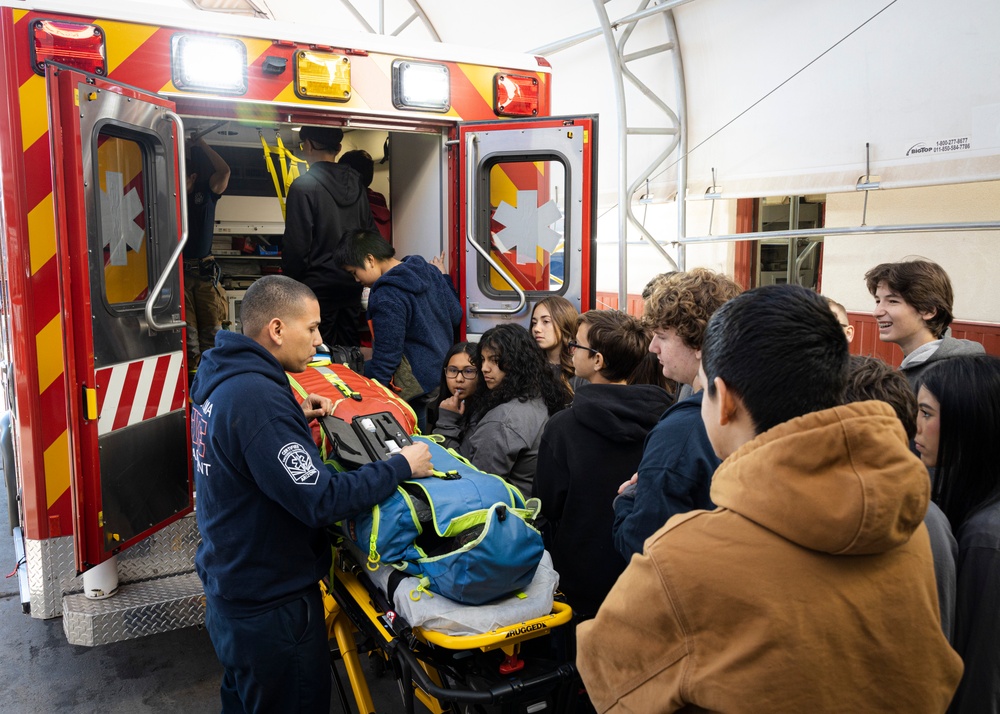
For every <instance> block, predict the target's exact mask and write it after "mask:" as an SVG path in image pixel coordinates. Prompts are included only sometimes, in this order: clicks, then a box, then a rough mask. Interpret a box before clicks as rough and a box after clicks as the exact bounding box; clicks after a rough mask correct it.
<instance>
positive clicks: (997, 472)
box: [916, 355, 1000, 714]
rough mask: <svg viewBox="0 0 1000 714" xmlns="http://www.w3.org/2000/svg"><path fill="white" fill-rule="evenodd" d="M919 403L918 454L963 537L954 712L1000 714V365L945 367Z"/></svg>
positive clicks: (960, 360)
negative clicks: (999, 445) (961, 666)
mask: <svg viewBox="0 0 1000 714" xmlns="http://www.w3.org/2000/svg"><path fill="white" fill-rule="evenodd" d="M917 402H918V404H919V411H918V413H917V438H916V445H917V451H918V452H919V453H920V458H921V459H922V460H923V462H924V463H925V464H926V465H927V466H928V468H933V469H934V479H933V483H934V492H933V493H934V500H935V501H936V502H937V503H938V505H940V506H941V509H942V510H943V511H944V512H945V515H947V516H948V519H949V520H950V521H951V526H952V528H953V529H954V531H955V535H956V537H957V538H958V591H957V600H956V605H955V637H954V643H955V649H956V650H958V653H959V654H960V655H962V659H963V660H965V674H964V675H963V677H962V683H961V685H960V686H959V688H958V693H957V694H956V695H955V701H954V703H953V704H952V706H951V709H949V711H951V712H961V713H962V714H964V713H965V712H976V713H977V714H978V713H979V712H1000V650H998V649H997V642H998V641H1000V466H998V465H997V456H996V436H997V433H998V432H1000V359H998V358H996V357H993V356H987V355H976V356H964V357H955V358H954V359H949V360H945V361H942V362H939V363H938V364H936V365H934V366H933V367H931V368H930V369H928V370H927V371H926V372H925V373H924V375H923V378H922V381H921V384H920V389H919V391H918V393H917Z"/></svg>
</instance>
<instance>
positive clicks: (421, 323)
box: [336, 230, 462, 431]
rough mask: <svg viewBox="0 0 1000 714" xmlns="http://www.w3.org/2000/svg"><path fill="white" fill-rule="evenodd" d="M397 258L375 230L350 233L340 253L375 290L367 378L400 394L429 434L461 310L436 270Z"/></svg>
mask: <svg viewBox="0 0 1000 714" xmlns="http://www.w3.org/2000/svg"><path fill="white" fill-rule="evenodd" d="M395 256H396V250H395V248H393V247H392V246H391V245H389V243H387V242H386V241H385V240H384V239H383V238H382V236H381V235H380V234H379V233H378V231H373V230H354V231H347V232H346V233H345V234H344V237H343V238H342V239H341V243H340V245H339V246H338V248H337V253H336V259H337V263H338V265H340V266H341V267H342V268H343V269H344V270H346V271H347V272H348V273H350V274H351V275H352V276H353V277H354V279H355V280H357V281H358V282H359V283H361V284H362V285H364V286H365V287H368V288H371V293H370V294H369V296H368V319H369V320H370V322H371V326H372V358H371V359H370V360H368V361H367V362H366V363H365V376H367V377H371V378H373V379H377V380H378V381H380V382H381V383H382V384H384V385H389V384H390V383H392V384H393V386H395V387H396V388H397V390H401V395H402V396H403V398H404V399H406V401H407V402H408V403H409V405H410V406H411V407H412V408H413V411H414V412H415V413H416V415H417V426H418V428H419V429H420V430H421V431H427V404H428V403H429V402H431V401H432V400H433V399H434V397H435V396H436V389H437V384H438V376H439V371H438V370H440V369H441V363H442V361H443V360H444V356H445V354H446V353H447V352H448V348H449V347H450V346H451V345H452V343H453V342H454V341H455V330H456V329H457V328H458V325H459V323H460V322H461V321H462V306H461V305H460V304H459V302H458V297H457V296H456V295H455V290H454V288H453V287H452V285H451V282H450V280H449V279H448V277H447V276H446V275H444V274H443V273H442V272H441V271H440V270H438V269H437V268H436V267H434V266H433V265H431V264H430V263H428V262H427V261H426V260H424V259H423V258H422V257H420V256H419V255H408V256H406V257H405V258H403V259H402V260H398V259H397V258H396V257H395ZM406 380H409V382H410V383H409V384H407V383H406ZM414 381H415V384H414V383H413V382H414Z"/></svg>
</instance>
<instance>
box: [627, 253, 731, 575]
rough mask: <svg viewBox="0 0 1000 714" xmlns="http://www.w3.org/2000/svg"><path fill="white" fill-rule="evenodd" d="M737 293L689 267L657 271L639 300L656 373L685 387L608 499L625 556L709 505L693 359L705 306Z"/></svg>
mask: <svg viewBox="0 0 1000 714" xmlns="http://www.w3.org/2000/svg"><path fill="white" fill-rule="evenodd" d="M740 292H742V288H740V286H739V285H737V284H736V283H735V282H733V281H732V280H731V279H729V278H728V277H726V276H725V275H721V274H719V273H715V272H713V271H711V270H707V269H705V268H694V269H693V270H690V271H688V272H682V273H671V274H669V275H666V276H662V277H660V278H658V279H657V280H656V282H655V283H654V284H653V290H652V293H651V295H650V297H649V299H648V300H646V303H645V321H646V323H647V324H648V325H649V326H650V327H651V328H652V339H651V340H650V343H649V351H650V352H652V353H653V354H655V355H656V356H657V358H658V359H659V361H660V367H661V369H662V370H663V375H664V376H665V377H667V378H668V379H673V380H675V381H676V382H677V383H678V384H680V385H688V387H689V388H690V390H691V392H692V394H691V396H690V397H688V398H686V399H681V400H680V401H678V402H677V403H676V404H675V405H674V406H672V407H670V408H669V409H668V410H667V411H666V412H664V414H663V416H662V417H661V418H660V421H659V422H658V423H657V424H656V426H654V427H653V429H652V431H650V432H649V436H647V437H646V443H645V445H644V447H643V452H642V461H641V462H640V463H639V468H638V472H637V473H636V475H635V476H633V477H632V479H631V480H630V481H628V482H626V483H624V484H622V491H621V495H620V496H618V498H616V499H615V502H614V510H615V522H614V528H613V534H614V541H615V547H616V548H617V549H618V552H619V553H621V554H622V557H623V558H625V560H626V561H627V560H628V559H629V558H631V557H632V555H633V554H634V553H641V552H642V544H643V541H645V540H646V538H648V537H649V536H651V535H652V534H653V533H654V532H655V531H656V530H657V529H658V528H659V527H660V526H662V525H663V524H664V523H666V522H667V519H668V518H670V517H671V516H672V515H674V514H676V513H686V512H687V511H691V510H694V509H696V508H713V507H714V505H713V503H712V500H711V498H709V493H708V491H709V486H710V485H711V483H712V474H713V473H715V469H716V467H717V466H718V465H719V459H718V457H717V456H716V455H715V452H714V451H713V450H712V445H711V444H710V443H709V441H708V435H707V434H706V433H705V426H704V424H702V421H701V416H700V409H701V400H702V393H701V390H702V387H703V386H704V385H703V384H701V382H700V381H699V379H698V360H699V359H700V357H701V340H702V337H703V336H704V334H705V325H707V324H708V320H709V318H710V317H711V316H712V313H714V312H715V311H716V310H717V309H719V307H721V306H722V305H723V304H724V303H725V302H726V301H727V300H729V299H731V298H733V297H735V296H736V295H739V294H740Z"/></svg>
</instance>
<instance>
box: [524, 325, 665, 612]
mask: <svg viewBox="0 0 1000 714" xmlns="http://www.w3.org/2000/svg"><path fill="white" fill-rule="evenodd" d="M648 345H649V336H648V334H647V333H646V331H645V330H644V329H643V327H642V324H641V323H640V322H639V321H638V320H637V319H636V318H634V317H632V316H631V315H628V314H626V313H624V312H621V311H619V310H590V311H588V312H585V313H584V314H583V315H581V316H580V326H579V327H578V328H577V330H576V339H575V340H573V341H571V342H570V343H569V348H570V352H571V353H572V354H573V367H574V369H575V371H576V374H577V376H578V377H582V378H583V379H586V380H587V382H588V383H589V386H588V387H587V388H586V389H581V390H580V391H578V392H577V393H576V397H575V398H574V399H573V405H572V406H571V407H570V408H569V409H566V410H564V411H561V412H559V413H558V414H554V415H552V417H551V418H550V419H549V421H548V424H546V425H545V430H544V431H543V432H542V442H541V445H540V447H539V450H538V469H537V471H536V473H535V490H534V494H535V495H536V496H538V497H539V498H540V499H541V501H542V515H543V516H544V517H545V519H546V521H548V523H549V534H550V543H549V550H550V552H551V553H552V562H553V565H554V566H555V569H556V570H557V571H558V572H559V587H560V589H561V590H562V591H563V593H564V594H565V595H566V600H567V601H568V602H569V604H570V605H571V606H572V608H573V613H574V615H576V617H577V618H578V619H587V618H590V617H593V616H594V615H595V614H596V613H597V608H598V607H600V605H601V602H602V601H603V600H604V596H605V595H607V594H608V591H609V590H610V589H611V586H612V585H614V584H615V580H617V579H618V576H619V575H621V572H622V571H623V570H624V569H625V565H626V564H627V561H626V560H625V559H624V558H623V557H622V556H621V555H620V554H619V553H618V552H617V551H616V550H615V546H614V543H613V542H612V540H611V525H612V522H613V521H614V511H613V510H612V509H611V502H612V501H613V500H614V498H615V495H616V494H617V493H618V486H619V484H621V482H622V481H623V480H625V479H627V478H629V477H630V476H631V475H632V474H633V473H635V470H636V468H637V467H638V466H639V460H640V459H641V458H642V444H643V441H644V440H645V438H646V434H648V433H649V430H650V429H652V428H653V425H654V424H656V422H657V421H658V420H659V418H660V416H661V415H662V414H663V412H664V411H665V410H666V408H667V407H668V406H670V402H671V398H670V395H669V394H668V393H667V392H666V391H664V390H663V388H661V387H659V386H657V385H653V384H642V383H631V384H630V381H631V380H632V378H633V376H634V374H635V372H636V370H637V369H638V368H639V367H640V366H641V365H642V363H643V360H644V359H645V356H646V355H647V354H648V352H647V350H646V348H647V346H648Z"/></svg>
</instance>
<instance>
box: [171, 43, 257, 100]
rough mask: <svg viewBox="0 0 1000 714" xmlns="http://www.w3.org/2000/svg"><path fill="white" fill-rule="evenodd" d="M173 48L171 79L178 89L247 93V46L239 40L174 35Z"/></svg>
mask: <svg viewBox="0 0 1000 714" xmlns="http://www.w3.org/2000/svg"><path fill="white" fill-rule="evenodd" d="M170 49H171V59H172V61H171V65H172V75H173V76H172V79H173V82H174V86H175V87H177V88H178V89H184V90H188V91H192V92H218V93H220V94H246V91H247V48H246V45H244V44H243V43H242V42H240V41H239V40H236V39H232V38H227V37H208V36H205V35H174V36H173V37H172V38H171V39H170Z"/></svg>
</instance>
